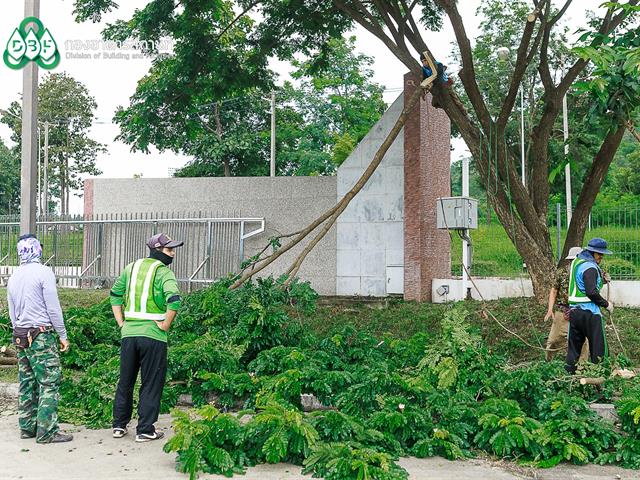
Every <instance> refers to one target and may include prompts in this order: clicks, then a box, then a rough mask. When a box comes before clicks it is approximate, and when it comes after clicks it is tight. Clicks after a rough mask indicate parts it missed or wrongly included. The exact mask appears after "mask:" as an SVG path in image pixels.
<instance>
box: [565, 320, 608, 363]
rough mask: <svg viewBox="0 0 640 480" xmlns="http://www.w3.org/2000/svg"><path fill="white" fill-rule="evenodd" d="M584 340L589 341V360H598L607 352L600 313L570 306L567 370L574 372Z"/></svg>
mask: <svg viewBox="0 0 640 480" xmlns="http://www.w3.org/2000/svg"><path fill="white" fill-rule="evenodd" d="M585 340H588V341H589V352H590V355H591V362H592V363H598V362H600V361H601V360H602V359H603V358H604V357H605V356H606V355H607V354H608V350H607V339H606V338H605V335H604V321H603V319H602V317H601V316H600V315H594V314H593V312H590V311H589V310H581V309H579V308H572V309H571V312H570V313H569V345H568V347H569V348H568V350H569V351H568V353H567V371H568V372H569V373H575V372H576V362H577V361H578V358H579V357H580V352H581V351H582V346H583V345H584V342H585Z"/></svg>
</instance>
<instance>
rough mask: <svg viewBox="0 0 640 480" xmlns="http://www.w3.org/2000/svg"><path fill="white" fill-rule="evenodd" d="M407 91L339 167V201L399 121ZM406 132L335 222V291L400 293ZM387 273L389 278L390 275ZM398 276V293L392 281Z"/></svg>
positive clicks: (371, 294) (397, 140)
mask: <svg viewBox="0 0 640 480" xmlns="http://www.w3.org/2000/svg"><path fill="white" fill-rule="evenodd" d="M403 105H404V100H403V95H400V96H399V97H398V98H397V99H396V101H395V102H394V103H393V104H392V105H391V107H389V108H388V109H387V111H386V112H385V114H384V115H383V117H382V118H381V119H380V120H379V121H378V123H376V124H375V125H374V127H373V128H372V129H371V130H370V131H369V133H368V134H367V135H366V136H365V137H364V139H362V141H361V142H360V143H359V144H358V146H357V147H356V149H355V150H354V151H353V152H352V153H351V155H350V156H349V157H348V158H347V159H346V160H345V161H344V163H343V164H342V165H341V166H340V168H339V169H338V192H337V198H338V200H340V199H342V198H343V197H344V195H345V194H346V193H347V192H348V191H349V190H350V189H351V188H352V187H353V185H354V184H355V183H356V182H357V180H358V179H359V178H360V176H361V175H362V173H363V172H364V170H365V169H366V168H367V166H368V165H369V163H371V160H373V156H374V155H375V153H376V152H377V150H378V148H379V147H380V145H381V144H382V142H383V141H384V139H385V138H386V136H387V135H388V133H389V131H390V130H391V128H392V127H393V124H394V123H395V122H396V120H397V119H398V117H399V116H400V113H401V112H402V108H403ZM403 162H404V136H403V132H402V131H401V132H400V134H399V135H398V137H397V138H396V140H395V142H394V143H393V144H392V145H391V147H390V148H389V150H388V151H387V154H386V155H385V156H384V158H383V160H382V163H381V164H380V166H379V167H378V168H377V169H376V171H375V172H374V173H373V175H372V177H371V178H370V179H369V181H368V182H367V183H366V185H365V186H364V188H363V189H362V190H361V191H360V192H359V193H358V195H356V196H355V198H354V199H353V200H352V201H351V203H350V204H349V206H348V207H347V208H346V210H345V211H344V212H343V213H342V215H341V216H340V217H339V218H338V221H337V227H338V228H337V263H338V264H337V272H336V273H337V277H336V294H338V295H363V296H385V295H386V294H387V293H402V278H401V277H402V273H403V272H402V266H403V264H404V247H403V218H402V215H403V201H404V200H403V199H404V186H403V185H404V173H403ZM387 273H389V275H390V277H389V278H388V276H387ZM394 274H395V275H400V287H399V288H400V291H388V290H392V289H388V288H387V285H388V282H387V281H388V280H394V277H393V276H394Z"/></svg>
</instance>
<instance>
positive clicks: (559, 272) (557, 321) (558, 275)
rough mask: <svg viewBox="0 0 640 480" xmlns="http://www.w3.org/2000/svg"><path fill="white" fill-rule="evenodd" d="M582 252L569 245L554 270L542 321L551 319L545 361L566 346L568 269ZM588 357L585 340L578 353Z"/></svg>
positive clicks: (587, 346)
mask: <svg viewBox="0 0 640 480" xmlns="http://www.w3.org/2000/svg"><path fill="white" fill-rule="evenodd" d="M580 252H582V248H581V247H571V249H570V250H569V253H568V254H567V256H566V257H565V258H564V260H563V261H562V262H560V265H559V266H558V268H557V269H556V271H555V276H554V279H553V287H551V290H550V291H549V304H548V308H547V314H546V315H545V316H544V321H545V322H546V321H548V320H550V319H553V322H552V324H551V330H550V331H549V338H547V346H546V351H545V358H546V360H547V361H550V360H552V359H553V357H555V356H556V354H557V353H558V352H559V351H560V350H564V349H565V348H566V347H567V335H568V332H569V269H570V267H571V262H572V261H573V260H574V259H575V258H576V257H577V256H578V254H579V253H580ZM588 357H589V344H588V343H586V342H585V344H584V346H583V347H582V353H581V354H580V360H586V359H587V358H588Z"/></svg>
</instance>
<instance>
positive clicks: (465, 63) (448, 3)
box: [436, 0, 491, 131]
mask: <svg viewBox="0 0 640 480" xmlns="http://www.w3.org/2000/svg"><path fill="white" fill-rule="evenodd" d="M436 3H438V4H439V5H440V6H441V7H442V8H443V9H444V11H445V12H446V13H447V15H448V16H449V20H450V21H451V25H452V26H453V31H454V33H455V35H456V40H457V42H458V47H459V48H460V57H461V59H462V70H460V74H459V75H460V80H462V83H463V85H464V88H465V90H466V92H467V96H468V97H469V100H470V101H471V105H472V106H473V109H474V111H475V113H476V115H477V117H478V119H479V120H480V122H481V124H482V126H483V128H484V129H485V130H486V131H488V130H489V124H490V122H491V115H490V114H489V110H488V109H487V105H486V104H485V102H484V99H483V98H482V94H481V93H480V88H479V87H478V83H477V82H476V72H475V67H474V65H473V53H472V48H471V42H470V41H469V37H467V32H466V30H465V28H464V22H463V21H462V17H461V16H460V12H459V11H458V7H457V6H456V2H455V0H436Z"/></svg>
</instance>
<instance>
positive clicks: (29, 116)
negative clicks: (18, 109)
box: [20, 0, 40, 234]
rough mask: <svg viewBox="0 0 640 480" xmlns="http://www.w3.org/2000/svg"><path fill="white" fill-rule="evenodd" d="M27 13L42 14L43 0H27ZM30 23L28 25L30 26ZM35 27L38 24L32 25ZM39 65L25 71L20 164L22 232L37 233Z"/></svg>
mask: <svg viewBox="0 0 640 480" xmlns="http://www.w3.org/2000/svg"><path fill="white" fill-rule="evenodd" d="M24 16H25V17H39V16H40V0H25V2H24ZM28 28H29V26H27V29H28ZM31 28H38V27H37V26H36V25H33V24H32V25H31ZM37 122H38V65H37V64H36V63H35V62H29V63H28V64H27V65H26V66H25V67H24V70H23V74H22V160H21V168H20V233H21V234H25V233H34V234H35V233H36V187H37V185H36V181H37V177H38V157H37V155H38V152H37V149H38V139H37V129H38V123H37Z"/></svg>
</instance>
